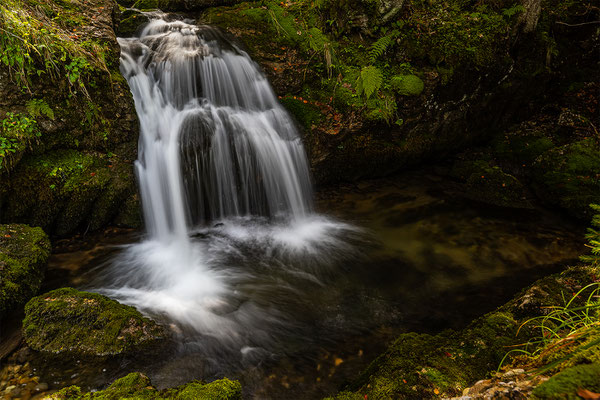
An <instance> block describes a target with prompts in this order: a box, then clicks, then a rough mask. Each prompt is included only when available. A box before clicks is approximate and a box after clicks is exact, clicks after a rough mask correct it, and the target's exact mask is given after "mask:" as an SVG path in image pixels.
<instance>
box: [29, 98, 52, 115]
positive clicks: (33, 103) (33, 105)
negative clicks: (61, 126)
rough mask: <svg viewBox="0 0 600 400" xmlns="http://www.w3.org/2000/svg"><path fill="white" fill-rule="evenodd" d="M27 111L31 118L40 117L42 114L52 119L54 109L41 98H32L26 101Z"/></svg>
mask: <svg viewBox="0 0 600 400" xmlns="http://www.w3.org/2000/svg"><path fill="white" fill-rule="evenodd" d="M27 111H28V112H29V115H31V116H32V117H33V118H38V117H41V116H42V115H44V116H46V117H48V118H50V119H52V120H53V119H54V111H53V110H52V108H50V106H49V105H48V103H46V102H45V101H44V100H42V99H33V100H29V101H28V102H27Z"/></svg>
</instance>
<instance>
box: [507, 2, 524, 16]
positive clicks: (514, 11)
mask: <svg viewBox="0 0 600 400" xmlns="http://www.w3.org/2000/svg"><path fill="white" fill-rule="evenodd" d="M524 11H525V7H523V6H522V5H520V4H517V5H514V6H512V7H511V8H506V9H504V10H502V15H504V16H505V17H507V18H511V17H512V16H513V15H516V14H519V13H522V12H524Z"/></svg>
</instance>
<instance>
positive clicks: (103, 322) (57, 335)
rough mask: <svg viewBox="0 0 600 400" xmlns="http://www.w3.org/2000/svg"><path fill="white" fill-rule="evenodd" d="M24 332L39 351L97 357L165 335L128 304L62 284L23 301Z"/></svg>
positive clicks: (31, 344)
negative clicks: (60, 287) (25, 302)
mask: <svg viewBox="0 0 600 400" xmlns="http://www.w3.org/2000/svg"><path fill="white" fill-rule="evenodd" d="M23 336H24V338H25V340H26V342H27V344H28V345H29V346H30V347H31V348H33V349H35V350H38V351H44V352H49V353H55V354H60V353H69V354H77V355H95V356H98V355H114V354H122V353H127V352H130V351H133V350H138V349H140V348H142V347H143V346H147V345H150V344H153V343H155V342H157V341H158V340H161V339H164V338H165V336H166V334H165V331H164V329H163V328H162V327H160V326H158V325H156V324H155V323H154V322H152V321H151V320H149V319H147V318H144V317H142V315H141V314H140V313H139V312H138V311H137V310H136V309H135V308H133V307H129V306H124V305H122V304H119V303H118V302H116V301H114V300H111V299H109V298H107V297H105V296H102V295H99V294H96V293H87V292H79V291H77V290H74V289H70V288H63V289H58V290H54V291H52V292H48V293H46V294H44V295H41V296H38V297H35V298H34V299H32V300H30V301H29V302H28V303H27V305H26V306H25V319H24V320H23Z"/></svg>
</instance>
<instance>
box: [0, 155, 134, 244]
mask: <svg viewBox="0 0 600 400" xmlns="http://www.w3.org/2000/svg"><path fill="white" fill-rule="evenodd" d="M135 192H136V188H135V182H134V178H133V170H132V166H131V164H128V163H123V162H121V161H120V160H119V159H117V158H116V157H113V158H112V159H111V158H108V157H107V156H106V155H105V154H102V153H92V152H85V153H84V152H78V151H75V150H63V151H56V152H52V153H49V154H45V155H40V156H31V157H27V158H26V159H24V160H23V161H21V163H19V166H18V167H17V169H16V170H15V171H14V173H13V175H12V178H11V179H10V181H9V182H8V184H7V185H4V186H3V187H2V188H0V194H1V197H2V200H1V202H0V209H1V210H3V218H6V219H10V220H13V221H22V222H26V223H29V224H32V225H38V226H41V227H43V228H44V229H45V230H46V231H47V232H49V233H51V234H55V235H66V234H68V233H71V232H73V231H75V230H77V229H83V230H86V229H92V230H93V229H98V228H100V227H102V226H103V225H105V224H106V223H108V222H109V221H111V220H113V219H114V218H115V217H116V216H117V214H118V213H119V212H120V211H122V205H123V203H124V202H125V201H126V199H128V198H129V197H131V196H133V195H134V194H135Z"/></svg>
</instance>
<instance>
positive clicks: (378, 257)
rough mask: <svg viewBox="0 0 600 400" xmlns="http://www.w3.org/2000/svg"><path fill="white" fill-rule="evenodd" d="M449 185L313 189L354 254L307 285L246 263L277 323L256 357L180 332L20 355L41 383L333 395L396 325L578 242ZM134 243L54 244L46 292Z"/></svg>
mask: <svg viewBox="0 0 600 400" xmlns="http://www.w3.org/2000/svg"><path fill="white" fill-rule="evenodd" d="M461 190H462V188H461V187H460V186H457V184H455V183H452V182H446V181H445V180H444V178H443V177H441V176H438V175H435V174H427V173H410V174H406V175H403V176H398V177H396V178H393V179H384V180H377V181H369V182H362V183H358V184H353V185H346V186H341V187H337V188H335V189H328V190H323V191H320V192H319V193H318V194H317V207H318V209H319V211H320V212H321V213H323V214H327V215H331V216H334V217H335V218H338V219H339V220H342V221H346V222H349V223H351V224H353V225H355V226H359V227H361V228H363V232H362V233H361V234H360V235H356V236H353V237H352V238H349V239H348V240H349V241H350V242H352V245H353V247H354V248H355V249H358V251H356V252H355V253H353V254H352V255H351V257H345V258H344V257H341V258H340V259H338V260H341V261H338V262H335V263H334V264H335V265H332V266H330V269H329V270H328V273H327V274H325V275H326V276H320V279H321V282H320V283H319V284H310V283H307V282H306V281H302V280H299V281H296V280H294V279H291V278H289V277H288V276H287V275H285V274H283V273H280V272H278V271H277V270H270V271H272V272H266V270H260V269H256V271H255V272H257V273H256V274H254V275H253V278H252V279H253V281H252V282H251V284H250V283H249V282H244V283H243V284H241V285H240V287H239V291H240V292H241V293H242V294H241V296H242V298H245V299H249V300H248V301H250V300H252V301H254V302H257V303H261V304H263V305H264V304H266V305H268V304H270V303H272V304H273V306H274V307H276V308H277V310H278V312H279V314H278V315H281V318H282V320H285V321H286V322H285V324H281V325H276V324H275V325H273V327H271V328H270V329H271V330H270V331H268V332H269V334H270V335H271V337H270V339H269V342H268V347H265V349H264V352H262V353H260V354H259V355H258V356H256V357H253V358H251V359H248V358H241V357H240V356H239V352H236V351H229V350H228V349H226V348H223V349H220V348H219V341H216V342H214V343H213V342H210V341H209V340H207V339H206V338H202V337H198V336H194V335H190V336H188V337H186V334H185V333H183V334H182V335H180V336H179V337H178V339H177V341H176V343H175V344H174V345H173V346H172V347H170V348H169V351H167V352H165V354H162V355H152V360H151V362H149V360H148V359H141V360H140V359H138V360H136V359H124V358H123V359H118V360H113V361H111V362H107V363H104V364H97V365H92V364H90V363H89V362H85V361H82V360H72V362H61V363H60V364H58V363H56V362H54V361H52V360H47V359H44V358H43V357H42V358H37V359H35V360H33V365H34V367H35V368H36V373H38V374H40V375H41V376H42V377H44V378H45V379H46V381H47V382H48V383H49V384H50V385H51V387H54V388H59V387H63V386H66V385H70V384H78V385H82V386H83V387H85V388H87V389H91V388H101V387H102V386H103V385H105V384H107V383H109V382H110V381H112V380H113V379H115V378H117V377H120V376H123V375H124V374H126V373H128V372H131V371H142V372H145V373H147V374H148V375H149V376H150V378H151V379H152V381H153V383H154V384H155V385H156V386H158V387H168V386H174V385H179V384H182V383H185V382H187V381H189V380H192V379H207V380H211V379H215V378H218V377H221V376H224V375H227V376H229V377H232V378H236V379H240V380H241V382H242V385H243V387H244V394H245V397H247V398H272V399H292V398H293V399H316V398H321V397H323V396H325V395H327V394H331V393H334V392H336V391H337V390H339V389H340V388H341V387H342V386H343V384H344V383H345V382H348V381H350V380H351V379H353V378H354V377H356V375H357V374H358V373H360V371H361V370H362V369H364V368H365V367H366V365H367V364H368V363H369V362H370V361H371V360H373V359H374V358H375V357H376V356H377V355H378V354H379V353H380V352H382V351H383V350H384V349H385V346H386V344H387V343H389V342H390V341H391V340H392V339H393V338H394V337H395V336H396V335H398V334H399V333H401V332H406V331H420V332H436V331H440V330H442V329H447V328H461V327H463V326H465V325H466V324H467V323H468V322H469V321H470V320H471V319H473V318H475V317H477V316H479V315H481V314H483V313H485V312H487V311H490V310H492V309H493V308H495V307H497V306H499V305H500V304H502V303H504V302H505V301H507V300H508V299H509V298H510V297H511V296H512V295H514V294H515V293H516V292H517V291H518V290H519V289H520V288H522V287H524V286H526V285H527V284H529V283H531V282H533V281H534V280H535V279H537V278H539V277H541V276H543V275H546V274H548V273H552V272H556V271H558V270H560V269H561V268H562V267H563V266H564V265H565V264H568V263H570V262H571V261H573V260H575V259H576V258H577V256H578V255H579V254H580V253H581V252H582V249H583V246H582V244H581V243H582V229H581V228H580V227H578V226H576V225H573V224H571V223H570V222H569V221H566V220H563V219H561V218H560V217H557V216H555V215H553V214H552V213H551V212H549V211H544V210H540V209H538V210H517V209H506V208H498V207H492V206H488V205H484V204H479V203H475V202H472V201H469V200H466V199H465V198H463V197H461V196H460V191H461ZM136 241H138V236H137V235H136V234H135V233H134V232H122V231H115V232H110V231H109V232H108V234H107V235H105V236H104V237H97V236H96V237H94V236H93V237H88V238H87V239H86V242H85V243H83V244H82V241H81V240H75V241H66V242H63V243H59V244H58V246H57V247H56V250H55V254H53V256H52V258H51V261H50V265H49V271H48V279H47V282H46V287H45V289H48V290H49V289H52V288H56V287H60V286H66V285H71V286H75V287H81V286H85V285H86V284H88V283H89V282H92V281H93V280H94V279H95V278H96V277H97V276H98V275H99V274H100V275H101V271H102V270H103V269H104V268H106V267H105V265H107V262H109V261H110V260H111V259H113V258H114V257H115V256H116V255H118V254H119V252H120V251H122V249H121V248H120V247H119V245H121V244H126V243H132V242H136ZM248 251H249V252H251V251H250V250H248ZM263 262H265V261H264V255H263V254H259V255H257V256H252V255H248V256H247V257H246V258H245V259H244V263H245V264H243V265H244V266H245V268H248V269H251V268H258V267H256V265H257V264H259V263H263ZM267 264H268V262H267ZM290 264H291V265H293V261H291V262H290ZM260 271H262V277H261V274H259V273H258V272H260ZM294 285H296V286H294ZM284 286H286V287H284ZM289 287H291V288H292V289H293V290H291V289H289ZM257 288H260V291H261V293H259V294H257V293H256V292H257V291H258V289H257ZM288 289H289V290H288ZM163 322H168V321H163ZM252 334H253V333H252V332H249V333H248V336H249V340H252V339H253V338H252ZM257 334H258V333H257ZM261 343H262V342H261Z"/></svg>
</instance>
